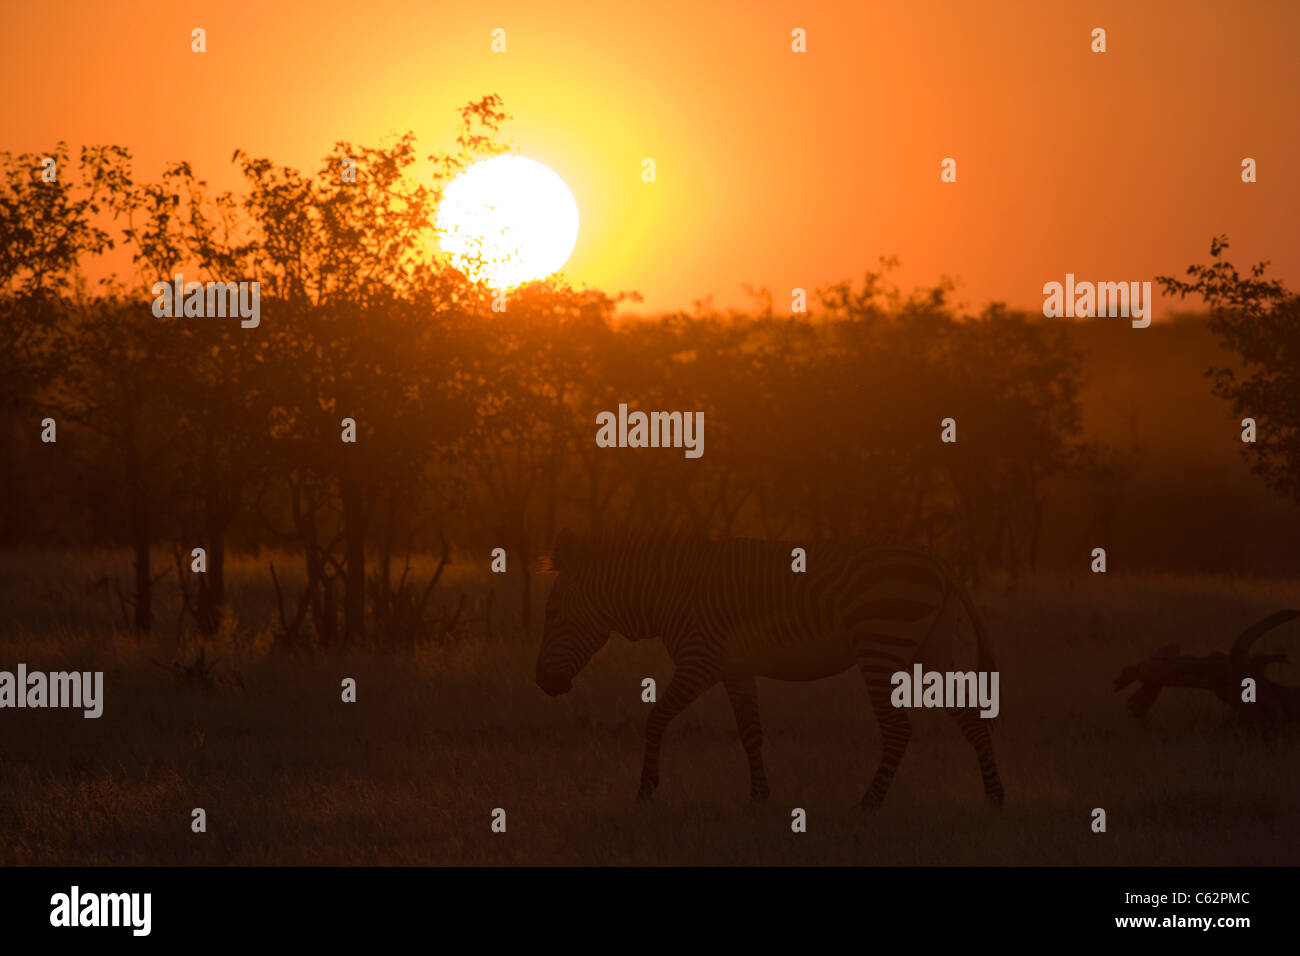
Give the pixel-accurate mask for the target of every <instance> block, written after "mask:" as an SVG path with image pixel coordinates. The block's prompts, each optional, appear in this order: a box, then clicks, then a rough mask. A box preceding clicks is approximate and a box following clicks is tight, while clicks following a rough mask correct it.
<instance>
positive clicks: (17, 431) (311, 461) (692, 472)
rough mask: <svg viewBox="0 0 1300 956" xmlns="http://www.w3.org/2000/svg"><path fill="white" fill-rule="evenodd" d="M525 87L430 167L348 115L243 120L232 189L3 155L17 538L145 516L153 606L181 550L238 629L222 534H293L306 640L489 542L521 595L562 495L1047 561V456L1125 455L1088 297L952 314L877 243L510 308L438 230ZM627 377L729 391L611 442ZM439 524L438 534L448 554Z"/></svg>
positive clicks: (586, 510)
mask: <svg viewBox="0 0 1300 956" xmlns="http://www.w3.org/2000/svg"><path fill="white" fill-rule="evenodd" d="M498 106H499V102H498V101H497V100H496V99H495V98H493V97H489V98H488V99H486V100H483V101H481V102H479V103H476V104H471V106H469V107H467V108H466V110H465V111H464V113H463V120H464V127H463V130H462V135H461V138H460V144H461V151H460V153H459V154H457V155H455V156H449V157H435V159H436V160H437V169H438V170H439V171H438V173H437V174H436V176H435V178H434V180H433V182H432V183H431V184H427V185H415V184H413V182H412V178H411V177H410V176H409V175H408V172H409V170H410V167H411V166H412V165H413V164H414V163H415V161H416V155H415V149H414V145H413V143H412V142H411V140H410V139H409V138H408V139H403V140H400V141H399V142H398V143H397V144H396V145H394V146H392V147H388V148H383V149H368V148H360V147H354V146H352V145H350V144H346V143H340V144H339V145H338V146H337V147H336V149H335V151H334V152H333V153H332V154H331V155H330V156H329V157H327V158H326V159H325V160H324V161H323V163H322V164H321V166H320V168H319V169H318V170H317V171H316V172H315V173H314V174H311V175H305V174H302V173H299V172H297V171H295V170H292V169H288V168H284V167H280V166H276V165H274V164H273V163H271V162H269V161H267V160H260V159H251V158H249V157H247V156H245V155H243V154H241V153H236V154H235V161H236V163H237V164H238V165H239V168H240V171H241V172H242V174H243V179H244V183H245V186H246V189H245V191H244V192H243V194H241V195H239V196H236V195H233V194H230V193H221V194H213V193H212V192H211V191H210V190H209V189H208V187H207V185H206V184H205V183H204V182H203V181H202V180H200V179H198V178H197V177H196V176H195V175H194V173H193V172H192V170H191V169H190V168H189V167H188V166H187V165H186V164H176V165H174V166H172V167H171V168H169V169H168V170H167V171H166V173H165V174H164V176H163V177H162V179H161V180H160V181H158V182H150V183H138V182H136V181H135V179H134V177H133V173H132V170H131V162H130V156H129V154H128V153H127V151H126V150H123V149H120V148H103V149H87V150H83V151H82V152H81V154H80V157H79V162H73V161H72V160H71V158H70V157H69V156H68V155H67V154H66V152H65V151H64V150H62V149H60V150H58V151H56V152H55V153H53V154H51V156H52V157H53V158H54V159H55V161H56V165H57V168H58V170H59V178H58V182H57V184H56V183H49V182H46V181H44V180H43V179H42V162H41V159H42V157H41V156H36V155H28V156H20V157H6V163H5V181H4V183H3V188H2V190H0V213H2V214H3V219H2V220H0V232H2V234H0V290H2V291H3V294H2V295H0V312H2V313H3V315H2V316H0V319H2V326H0V327H2V328H3V333H2V334H3V336H4V343H3V345H4V348H3V359H2V360H0V361H3V367H2V368H0V396H2V397H3V403H4V410H5V411H4V423H3V428H4V436H5V437H4V441H5V448H6V453H5V455H4V458H3V460H4V465H3V469H0V482H3V485H2V486H0V536H2V537H3V540H4V542H5V543H6V544H7V545H9V546H21V547H44V546H69V545H72V546H126V547H129V548H130V549H131V551H132V553H133V555H134V569H135V573H134V582H133V584H132V585H131V587H130V588H129V593H126V594H125V595H124V598H125V603H126V604H127V605H128V606H129V608H130V617H131V625H132V626H133V628H134V629H135V630H136V631H138V632H141V633H146V632H148V631H149V630H150V629H151V627H152V626H153V624H154V612H153V607H152V593H153V589H154V586H155V584H156V582H157V581H158V580H159V579H160V578H161V577H162V576H163V575H169V574H171V575H175V579H176V581H177V582H178V583H179V585H180V587H181V590H182V594H183V595H184V599H185V604H186V607H187V608H188V609H189V613H190V616H191V620H192V622H193V624H194V625H195V626H196V627H197V628H199V629H200V630H202V631H204V632H209V633H210V632H213V631H216V630H217V629H218V628H219V627H220V626H221V624H222V620H223V616H224V615H225V614H226V613H227V607H228V602H227V600H226V594H225V578H224V574H223V566H224V561H225V558H226V556H227V554H228V553H230V552H231V550H232V549H244V548H248V547H252V546H256V545H264V544H275V545H278V546H280V547H287V548H289V549H290V550H291V551H292V552H293V553H295V554H297V555H298V558H299V560H300V561H301V562H302V568H303V570H304V571H305V581H306V585H305V587H303V588H302V589H301V590H295V591H294V592H293V593H289V590H288V589H287V588H284V589H282V588H281V580H280V576H279V575H277V574H276V571H275V569H274V568H273V567H268V575H271V576H274V583H275V587H276V590H277V592H278V593H279V594H280V600H281V628H282V633H281V634H280V635H279V639H280V640H281V641H282V642H284V644H285V645H286V646H291V647H293V646H306V645H332V644H337V643H346V642H356V641H359V640H361V639H363V638H373V639H377V640H380V641H405V640H411V639H417V638H419V637H421V636H422V635H423V634H424V633H426V632H427V631H428V629H429V627H430V623H429V620H428V618H429V613H428V612H429V610H430V603H429V602H430V595H431V594H432V593H433V592H434V590H435V589H436V587H437V585H438V580H439V575H440V574H441V572H442V569H443V567H444V566H445V565H446V563H447V562H448V561H449V560H450V558H451V555H452V554H453V553H454V552H459V553H465V554H474V555H480V556H482V560H483V563H484V566H485V567H486V565H487V562H488V554H489V552H490V551H491V549H493V548H498V547H500V548H504V549H505V550H506V553H507V555H508V560H509V561H510V567H511V571H512V572H514V574H513V579H514V580H515V581H517V582H518V585H519V587H520V589H521V590H520V593H521V595H522V598H523V608H524V611H523V615H524V623H525V625H527V624H528V623H529V622H530V619H531V618H532V617H533V616H534V614H533V611H532V609H531V608H530V607H529V596H530V594H531V588H530V586H529V576H530V575H529V569H530V567H531V563H532V561H533V559H534V558H535V557H536V556H537V555H539V554H540V553H542V552H544V551H545V550H546V548H547V545H548V544H549V543H550V542H551V540H552V539H553V537H554V534H555V532H556V531H557V530H558V529H559V528H560V527H564V526H568V527H572V528H574V529H576V530H580V531H582V530H591V531H595V530H605V531H610V530H614V531H620V530H623V531H628V532H632V531H636V530H641V529H655V530H662V529H663V528H665V527H681V528H683V529H687V530H690V531H693V532H696V533H700V534H704V535H709V536H731V535H749V536H759V537H794V538H818V537H826V536H833V535H845V534H860V535H872V536H888V537H893V538H899V539H906V540H909V541H914V542H918V543H921V544H925V545H928V546H930V547H932V548H934V549H936V550H938V551H939V552H941V553H942V554H944V555H945V556H946V557H947V558H948V559H949V560H950V561H951V562H952V563H953V564H954V565H955V566H956V567H957V568H958V569H959V570H960V571H961V572H962V573H963V574H966V575H968V576H971V577H978V576H979V575H980V574H981V573H984V572H987V571H988V570H990V569H1001V570H1006V571H1010V572H1012V573H1013V574H1014V573H1020V572H1022V571H1025V570H1028V569H1033V568H1034V567H1035V565H1036V564H1037V562H1038V560H1039V554H1040V550H1041V547H1042V543H1043V535H1044V531H1043V514H1044V502H1045V495H1046V489H1047V488H1048V487H1049V486H1050V484H1051V482H1052V481H1053V480H1055V479H1058V478H1062V477H1069V478H1072V479H1076V480H1077V479H1081V478H1082V479H1085V480H1086V479H1087V478H1088V477H1089V476H1091V475H1093V474H1096V475H1098V476H1099V477H1100V478H1102V479H1104V478H1105V476H1106V474H1107V473H1108V472H1107V469H1108V468H1111V467H1112V458H1113V456H1111V455H1110V453H1109V451H1108V449H1105V448H1101V447H1098V446H1097V445H1096V444H1095V443H1090V442H1088V441H1085V436H1084V431H1083V426H1082V421H1081V403H1080V388H1081V368H1080V356H1079V353H1078V351H1077V350H1076V349H1075V347H1074V346H1073V345H1072V343H1071V338H1070V335H1071V329H1070V326H1067V325H1066V324H1064V323H1062V322H1049V321H1045V320H1043V319H1042V318H1040V317H1038V318H1036V317H1030V316H1027V315H1024V314H1019V313H1015V312H1011V311H1008V310H1007V309H1005V308H1003V307H1001V306H996V305H995V306H991V307H989V308H987V309H985V310H984V311H983V312H982V313H980V314H979V315H976V316H959V315H958V314H957V312H956V310H955V309H954V308H953V307H952V305H951V304H950V302H949V300H948V295H949V289H948V288H947V287H945V286H940V287H937V288H935V289H933V290H930V291H928V292H926V293H924V294H917V295H913V296H910V297H905V296H901V295H899V294H898V293H897V292H896V291H893V290H891V289H890V288H889V287H888V286H887V284H886V282H885V278H884V271H885V270H883V269H882V271H881V272H874V273H868V274H867V275H866V277H865V279H864V280H863V281H862V282H861V283H860V284H853V283H845V284H841V285H838V286H835V287H832V288H828V289H824V290H822V291H821V293H820V308H819V309H818V310H817V312H816V315H815V317H814V318H811V319H810V318H807V317H804V316H799V317H788V316H779V315H776V314H774V313H773V312H772V310H771V308H770V306H769V307H760V308H758V309H756V310H755V312H754V314H749V315H736V314H729V315H719V314H698V315H690V316H688V315H681V314H679V315H671V316H666V317H663V318H660V319H657V320H652V321H651V320H643V321H618V320H616V318H615V314H614V313H615V306H616V305H617V301H616V299H615V298H612V297H610V296H608V295H606V294H604V293H601V292H598V291H589V290H575V289H572V288H569V287H567V286H564V285H562V284H557V283H534V284H531V285H529V286H526V287H524V288H522V289H519V290H515V291H512V292H510V293H509V295H508V297H507V299H506V309H505V311H504V312H499V311H493V293H492V292H491V291H490V290H487V289H484V288H482V287H479V286H475V285H473V284H471V283H469V282H468V281H467V280H466V279H465V278H464V276H462V275H461V274H460V273H458V272H457V271H455V270H454V269H451V268H449V267H447V266H445V265H443V264H441V263H440V262H438V261H437V259H436V258H435V257H434V256H433V255H432V254H431V248H430V245H429V223H430V222H431V219H432V212H433V210H434V208H436V203H437V200H438V197H439V194H440V188H441V185H442V184H443V183H445V182H446V181H447V179H448V178H449V177H450V176H452V175H454V173H455V172H456V171H457V170H458V169H459V168H461V167H463V166H464V165H465V164H466V163H468V162H471V161H472V160H473V159H474V158H475V156H477V155H479V154H481V153H483V152H485V151H491V150H493V149H495V148H497V147H496V146H495V134H496V131H497V128H498V125H499V122H500V119H501V116H502V114H501V113H500V112H499V110H498V108H497V107H498ZM349 158H350V159H354V160H355V168H356V171H357V175H356V178H355V181H345V179H344V178H343V177H342V176H341V170H342V169H343V167H344V165H345V164H344V162H343V161H344V159H349ZM74 169H75V175H73V170H74ZM110 247H117V248H122V247H125V248H127V249H129V250H130V251H131V254H132V257H133V260H134V262H135V265H136V270H135V277H134V278H133V279H132V280H125V281H119V280H117V279H116V278H114V279H110V280H106V281H104V282H101V283H100V284H98V285H97V286H96V287H93V288H92V287H90V286H89V285H88V284H87V282H86V281H85V280H84V278H83V266H84V262H85V261H86V260H87V259H88V258H89V257H93V256H96V255H98V254H100V253H103V252H104V251H105V250H106V249H108V248H110ZM176 273H182V274H183V275H184V276H185V281H186V282H190V281H202V282H207V281H220V282H232V283H238V282H249V281H257V282H258V283H259V284H260V289H261V305H260V323H259V324H258V325H257V327H255V328H245V327H243V326H242V325H241V322H240V320H239V318H238V317H230V316H227V317H224V318H223V317H185V316H183V315H179V316H175V317H158V316H156V315H155V314H154V310H153V308H152V305H153V301H154V293H153V291H152V286H153V283H154V282H157V281H163V282H168V281H170V280H171V277H172V276H173V275H174V274H176ZM620 403H627V404H628V405H630V406H632V407H634V408H640V409H643V410H666V411H681V412H696V411H699V412H703V415H704V434H703V439H704V454H703V456H702V457H700V458H698V459H691V458H687V457H686V456H685V455H684V454H683V453H682V450H681V449H671V448H655V449H650V448H646V449H628V448H625V449H610V448H600V447H598V446H597V444H596V442H595V434H596V415H597V414H598V413H599V412H602V411H614V410H616V409H617V408H618V405H619V404H620ZM946 419H951V420H952V424H951V425H949V426H948V430H949V434H950V436H954V435H955V438H956V440H955V441H952V442H945V441H942V440H941V435H942V433H943V431H944V427H945V426H944V425H943V422H944V420H946ZM348 420H350V422H351V423H353V427H354V433H355V439H356V440H355V442H348V441H345V440H344V437H345V434H346V433H347V428H348V426H347V424H346V421H348ZM50 423H52V428H51V424H50ZM51 437H56V438H57V440H55V441H50V440H49V439H50V438H51ZM1098 487H1102V488H1105V487H1106V486H1105V484H1104V481H1103V482H1100V483H1099V485H1098ZM194 548H203V549H204V552H205V555H206V570H205V571H204V572H203V573H195V572H194V571H193V570H192V556H191V555H192V550H193V549H194ZM159 554H170V555H171V556H172V561H170V562H168V563H167V564H166V566H163V567H159V566H157V561H158V555H159ZM412 554H433V555H435V556H437V557H438V564H437V570H436V571H435V572H434V573H433V574H432V576H429V575H425V576H424V577H421V578H419V579H416V577H415V576H414V575H412V574H411V573H410V571H409V558H410V556H411V555H412Z"/></svg>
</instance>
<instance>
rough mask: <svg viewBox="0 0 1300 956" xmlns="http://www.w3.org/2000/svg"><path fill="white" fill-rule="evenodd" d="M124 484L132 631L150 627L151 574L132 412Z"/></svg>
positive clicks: (144, 499) (141, 631)
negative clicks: (130, 555) (132, 566)
mask: <svg viewBox="0 0 1300 956" xmlns="http://www.w3.org/2000/svg"><path fill="white" fill-rule="evenodd" d="M125 438H126V487H127V495H128V496H129V504H128V510H129V513H130V525H131V550H132V551H134V552H135V615H134V616H135V620H134V626H135V632H136V633H137V634H141V635H143V634H148V633H149V632H150V630H152V629H153V576H152V573H151V567H150V564H149V544H150V540H149V538H150V528H149V501H148V495H147V494H146V493H145V489H144V479H143V477H142V475H141V473H140V449H139V448H138V447H137V444H136V430H135V415H134V412H133V410H132V409H131V408H130V407H129V406H128V408H127V415H126V435H125Z"/></svg>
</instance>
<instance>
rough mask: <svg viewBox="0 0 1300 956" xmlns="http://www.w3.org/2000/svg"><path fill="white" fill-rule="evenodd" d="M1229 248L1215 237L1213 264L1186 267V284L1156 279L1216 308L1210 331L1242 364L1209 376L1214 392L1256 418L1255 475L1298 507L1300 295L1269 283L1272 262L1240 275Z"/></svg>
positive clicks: (1250, 446) (1249, 451)
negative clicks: (1227, 254)
mask: <svg viewBox="0 0 1300 956" xmlns="http://www.w3.org/2000/svg"><path fill="white" fill-rule="evenodd" d="M1227 248H1228V237H1227V236H1217V237H1215V238H1214V239H1213V240H1211V242H1210V257H1211V259H1212V260H1213V261H1212V262H1211V263H1210V264H1209V265H1192V266H1188V268H1187V275H1188V276H1190V277H1191V278H1190V279H1188V280H1181V279H1176V278H1172V277H1168V276H1160V277H1158V279H1157V281H1159V282H1160V284H1161V287H1162V288H1163V289H1164V290H1165V291H1166V292H1168V293H1171V294H1172V293H1177V294H1178V295H1179V297H1184V296H1187V295H1198V296H1200V297H1201V298H1202V299H1203V300H1204V301H1205V303H1206V304H1207V305H1208V306H1209V307H1210V320H1209V325H1210V328H1211V330H1213V332H1214V333H1215V334H1216V336H1217V337H1218V339H1219V343H1220V345H1221V346H1222V347H1223V348H1225V349H1227V350H1229V351H1232V352H1235V353H1236V354H1237V355H1238V356H1239V357H1240V360H1241V367H1240V368H1239V369H1233V368H1226V367H1211V368H1210V369H1208V370H1207V371H1206V375H1207V376H1209V377H1210V378H1211V379H1212V380H1213V389H1214V394H1215V395H1217V396H1218V397H1220V398H1223V399H1226V400H1227V401H1228V402H1229V403H1230V405H1231V406H1232V410H1233V412H1234V414H1235V415H1239V416H1242V417H1250V418H1254V419H1255V421H1256V425H1257V432H1256V435H1257V437H1256V440H1255V441H1254V442H1253V443H1251V442H1246V443H1243V446H1244V447H1243V452H1244V454H1246V455H1247V456H1248V458H1249V459H1251V466H1252V471H1253V472H1254V473H1255V474H1257V475H1259V476H1260V477H1262V478H1263V479H1264V480H1265V482H1267V483H1268V485H1269V486H1270V487H1272V488H1273V489H1275V490H1276V491H1278V492H1279V493H1280V494H1282V495H1284V496H1286V497H1288V498H1291V499H1292V500H1293V501H1298V502H1300V295H1297V294H1296V293H1293V292H1290V291H1288V290H1287V289H1286V287H1285V286H1284V285H1283V284H1282V283H1281V282H1280V281H1279V280H1277V279H1266V278H1264V273H1265V272H1266V271H1267V268H1268V262H1266V261H1265V262H1259V263H1257V264H1256V265H1254V266H1252V267H1251V269H1250V272H1249V273H1248V274H1247V275H1244V276H1243V275H1241V274H1240V273H1238V271H1237V270H1236V269H1235V268H1234V267H1233V266H1232V264H1231V263H1230V262H1228V261H1227V260H1225V259H1224V258H1223V251H1224V250H1225V249H1227Z"/></svg>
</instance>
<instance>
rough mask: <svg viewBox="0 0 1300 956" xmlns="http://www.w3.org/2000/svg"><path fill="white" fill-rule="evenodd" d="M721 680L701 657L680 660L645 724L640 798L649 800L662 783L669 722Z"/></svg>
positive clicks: (638, 793)
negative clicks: (663, 749) (662, 756)
mask: <svg viewBox="0 0 1300 956" xmlns="http://www.w3.org/2000/svg"><path fill="white" fill-rule="evenodd" d="M717 682H718V672H717V670H716V669H715V668H714V667H710V666H707V665H706V663H705V662H704V661H702V660H699V659H695V660H685V661H679V662H678V663H677V667H676V669H675V670H674V671H673V679H672V680H671V681H670V682H669V683H668V689H667V690H665V691H664V694H663V696H662V697H661V698H659V700H658V701H657V702H656V703H655V705H654V706H653V707H652V708H650V716H649V718H647V720H646V725H645V760H644V761H643V762H642V764H641V788H640V790H638V791H637V795H636V796H637V799H638V800H649V799H650V797H651V795H652V794H653V793H654V792H655V788H656V787H658V786H659V745H660V744H661V743H662V742H663V739H664V731H665V730H667V729H668V724H669V722H670V721H671V720H672V719H673V718H674V717H676V716H677V715H678V714H680V713H681V712H682V711H683V710H685V709H686V708H687V707H689V706H690V705H691V703H692V702H693V701H694V700H695V699H696V698H697V697H699V696H700V695H701V694H703V693H704V692H705V691H706V690H708V689H709V688H710V687H712V686H713V685H714V684H716V683H717Z"/></svg>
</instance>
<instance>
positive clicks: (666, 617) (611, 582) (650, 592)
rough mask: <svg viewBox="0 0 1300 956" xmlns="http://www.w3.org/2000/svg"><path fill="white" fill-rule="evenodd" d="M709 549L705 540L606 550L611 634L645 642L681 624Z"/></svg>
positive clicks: (645, 542) (652, 541) (650, 541)
mask: <svg viewBox="0 0 1300 956" xmlns="http://www.w3.org/2000/svg"><path fill="white" fill-rule="evenodd" d="M708 547H709V543H708V542H706V541H702V540H701V541H697V540H692V539H685V538H646V539H636V540H631V541H625V542H620V543H618V544H617V545H615V546H613V547H610V548H609V549H608V550H606V551H605V552H604V554H603V555H602V556H601V559H600V560H601V576H602V577H603V578H604V581H603V587H601V588H600V589H599V591H600V592H601V593H602V594H603V600H602V603H603V604H604V606H605V607H604V610H605V612H606V614H607V616H608V619H609V621H610V624H611V630H615V631H618V632H619V633H620V634H622V635H623V636H625V637H628V638H631V639H632V640H641V639H644V638H651V637H662V636H663V635H664V634H666V633H668V631H669V630H670V629H672V628H673V626H674V625H676V624H678V623H680V622H679V618H680V617H681V616H682V615H683V613H685V609H686V607H687V604H688V601H687V600H686V598H687V595H689V594H690V593H691V591H692V588H691V584H692V582H693V581H695V580H697V578H698V574H699V572H700V569H701V566H702V564H703V563H704V559H705V556H706V552H707V549H708Z"/></svg>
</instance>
